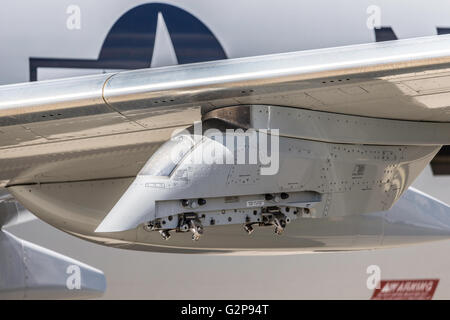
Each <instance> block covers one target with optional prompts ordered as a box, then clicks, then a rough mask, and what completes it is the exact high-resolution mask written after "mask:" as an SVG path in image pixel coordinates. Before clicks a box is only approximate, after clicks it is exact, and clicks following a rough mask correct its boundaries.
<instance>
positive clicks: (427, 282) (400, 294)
mask: <svg viewBox="0 0 450 320" xmlns="http://www.w3.org/2000/svg"><path fill="white" fill-rule="evenodd" d="M438 283H439V279H415V280H381V281H380V285H379V288H377V289H375V290H374V292H373V295H372V298H371V299H372V300H431V299H432V298H433V295H434V291H436V288H437V285H438Z"/></svg>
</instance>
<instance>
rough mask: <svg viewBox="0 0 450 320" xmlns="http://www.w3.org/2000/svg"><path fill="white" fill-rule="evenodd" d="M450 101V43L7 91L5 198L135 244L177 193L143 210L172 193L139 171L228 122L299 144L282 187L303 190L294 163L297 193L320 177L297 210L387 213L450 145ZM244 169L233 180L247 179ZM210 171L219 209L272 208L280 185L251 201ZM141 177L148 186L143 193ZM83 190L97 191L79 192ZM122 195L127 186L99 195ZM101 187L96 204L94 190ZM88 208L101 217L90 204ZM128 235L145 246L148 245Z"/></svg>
mask: <svg viewBox="0 0 450 320" xmlns="http://www.w3.org/2000/svg"><path fill="white" fill-rule="evenodd" d="M449 98H450V36H446V35H441V36H433V37H425V38H416V39H409V40H399V41H388V42H379V43H371V44H363V45H353V46H346V47H336V48H329V49H319V50H310V51H302V52H293V53H284V54H275V55H267V56H259V57H249V58H240V59H230V60H222V61H212V62H205V63H196V64H189V65H179V66H171V67H164V68H155V69H142V70H135V71H126V72H119V73H113V74H102V75H95V76H87V77H80V78H70V79H62V80H52V81H42V82H34V83H25V84H16V85H8V86H3V87H0V150H1V152H0V186H3V187H8V188H9V191H10V192H11V193H12V194H13V195H14V197H16V198H17V199H18V200H19V201H21V203H23V205H25V206H26V207H27V208H28V209H30V211H32V212H33V213H35V214H36V215H38V216H40V217H42V216H45V217H47V218H48V217H51V218H48V221H50V222H51V223H52V224H54V225H59V226H60V227H61V228H63V229H64V228H66V227H67V228H69V226H74V225H76V227H74V229H73V230H71V232H73V233H75V234H83V232H85V231H86V230H87V232H88V233H89V236H90V237H91V239H93V240H95V241H104V240H99V238H96V237H98V234H95V232H94V231H95V230H96V227H97V226H98V225H99V223H100V222H101V221H102V220H103V218H105V216H106V218H105V220H103V221H104V222H105V223H103V224H102V225H101V228H97V231H102V232H122V231H123V232H127V231H129V230H130V229H132V228H135V227H136V226H137V225H139V224H141V223H143V222H145V221H150V220H152V219H155V218H157V217H158V213H155V212H154V210H156V209H158V208H159V209H161V208H160V207H158V205H159V204H158V203H159V202H158V201H161V200H164V201H165V200H167V199H169V198H167V197H168V194H167V193H164V192H166V191H164V192H163V191H161V190H159V191H158V192H160V193H158V192H156V191H155V193H154V194H158V197H159V196H160V197H161V198H159V199H155V201H156V202H155V203H153V202H152V205H151V206H155V205H156V207H151V208H150V209H149V207H144V206H142V205H141V204H140V199H144V198H146V197H147V193H146V192H147V191H148V190H147V191H146V190H144V189H142V190H140V189H139V190H138V191H136V190H135V189H133V188H134V186H136V185H138V184H139V183H140V185H141V186H143V185H144V184H145V186H152V188H153V187H154V186H163V187H164V188H165V184H164V183H162V182H155V181H154V180H152V181H151V182H148V180H146V179H147V178H148V176H145V172H144V176H140V175H138V172H139V170H141V169H142V168H143V167H144V165H145V163H146V162H147V161H148V159H149V158H150V157H151V156H152V155H153V154H156V153H155V151H156V150H158V149H159V148H160V147H161V145H162V144H163V143H165V142H166V141H168V140H169V139H170V137H171V134H172V133H173V131H174V130H176V129H182V128H186V127H188V126H191V125H192V124H193V123H194V122H195V121H200V120H201V119H203V120H208V119H220V120H226V122H227V123H228V124H232V125H234V126H235V127H236V126H237V127H241V128H251V127H252V126H253V127H255V125H258V126H259V127H258V129H264V128H280V135H281V136H283V137H284V138H285V139H287V140H286V141H288V142H286V143H285V144H284V147H285V146H287V145H288V144H289V143H291V142H292V141H293V142H292V143H294V144H297V143H300V145H301V146H300V147H298V148H299V149H298V150H299V153H298V154H292V152H293V151H292V150H291V149H292V148H289V149H284V150H283V152H285V157H284V158H283V161H284V162H283V164H282V165H283V166H284V167H283V170H286V171H283V172H281V173H280V174H279V176H278V177H277V179H279V180H277V181H281V182H280V183H279V185H276V186H273V188H274V190H275V189H276V190H278V189H279V188H281V189H279V192H281V191H280V190H285V189H283V188H291V187H292V185H294V182H289V181H290V180H292V179H294V177H296V174H298V175H300V172H299V171H298V170H297V168H299V167H302V166H299V165H298V164H295V163H294V162H293V161H294V160H295V159H297V158H298V157H303V158H302V160H301V161H305V166H310V167H311V170H310V171H309V172H308V171H305V172H303V171H302V172H301V174H303V176H299V177H298V181H296V182H295V183H300V182H299V181H300V180H302V179H304V177H305V176H308V179H307V180H305V181H306V182H308V183H309V184H308V183H307V184H302V185H300V184H298V185H296V186H297V187H298V189H299V190H300V189H301V190H303V191H301V192H300V191H299V192H300V193H298V194H295V197H297V198H298V200H297V203H303V204H304V203H308V205H313V204H314V203H317V202H320V203H321V205H323V207H322V209H321V215H320V216H321V217H325V216H327V215H328V214H329V212H331V211H332V212H334V213H336V212H337V213H339V214H357V213H360V212H361V213H362V212H375V211H383V210H387V209H389V208H390V207H391V206H392V205H393V203H394V202H395V201H396V200H397V199H398V198H399V197H400V196H401V194H402V193H403V192H404V191H405V190H406V189H407V187H408V186H409V185H410V184H411V183H412V181H413V180H414V178H415V177H416V176H417V174H419V173H420V171H421V170H422V169H423V167H424V166H425V165H427V164H428V163H429V161H430V160H431V159H432V158H433V156H434V155H435V154H436V153H437V152H438V150H439V148H440V147H441V146H442V145H446V144H450V99H449ZM233 108H234V109H233ZM250 118H252V123H250V122H249V119H250ZM294 118H295V119H300V120H299V121H298V122H295V121H294ZM250 124H251V125H250ZM289 139H294V140H295V139H297V140H295V141H294V140H289ZM300 140H301V142H299V141H300ZM289 141H291V142H289ZM346 145H353V146H354V147H353V148H347V147H346ZM366 145H367V146H370V147H367V148H366V147H365V146H366ZM404 146H408V148H403V147H404ZM409 146H411V148H409ZM306 147H307V148H309V149H308V150H309V151H308V152H307V153H306V154H302V153H301V152H302V150H303V151H305V150H306V149H305V148H306ZM341 147H342V148H341ZM399 147H400V148H399ZM324 150H326V151H324ZM309 153H310V154H313V155H314V156H312V157H313V158H311V157H310V156H309ZM338 156H339V157H341V158H339V159H338ZM290 157H293V158H292V159H294V160H292V161H291V162H289V161H290V160H289V159H290ZM314 157H316V158H314ZM334 161H335V162H334ZM358 161H360V162H363V164H361V163H359V162H358ZM319 164H320V165H322V164H323V167H322V168H321V167H320V166H319ZM327 166H329V167H327ZM147 167H148V166H145V168H147ZM177 168H180V166H178V167H177ZM327 168H328V169H327ZM329 168H331V170H330V171H331V172H328V170H329ZM366 168H368V169H367V170H366ZM233 170H234V169H233ZM233 170H232V171H230V172H231V173H227V174H225V173H223V174H224V176H223V177H230V175H233V174H237V173H236V172H237V171H233ZM236 170H237V169H236ZM314 170H317V171H314ZM320 170H322V171H324V172H321V171H320ZM144 171H145V170H144ZM149 171H151V170H149ZM204 172H206V171H204ZM204 172H203V173H199V175H198V176H197V178H198V179H199V180H198V182H199V183H200V182H201V183H202V184H201V186H202V187H205V188H206V190H205V192H210V195H209V196H210V197H212V198H213V197H219V196H224V197H226V199H228V198H227V197H236V196H239V195H242V194H245V195H247V196H248V197H249V198H248V199H247V200H248V202H247V206H249V203H250V204H255V203H264V201H262V202H254V198H251V197H256V195H257V196H258V197H259V196H263V195H264V194H265V193H267V191H265V190H266V189H264V188H263V187H265V188H268V186H269V185H270V184H271V183H273V181H275V180H274V179H272V180H267V184H264V183H259V184H255V186H256V187H254V188H253V189H252V188H249V189H246V190H245V191H243V190H244V189H245V187H243V186H242V184H243V183H241V182H240V181H241V180H239V179H241V178H240V177H243V176H245V175H238V176H237V177H236V179H235V180H228V182H227V183H228V184H229V185H232V184H236V187H229V186H220V185H219V184H218V183H213V184H212V183H211V181H210V180H207V179H208V178H205V174H204ZM213 174H217V175H219V174H222V173H221V172H220V170H215V171H211V175H213ZM253 174H254V173H249V174H248V176H252V175H253ZM137 175H138V177H137V179H138V180H139V179H143V180H142V181H144V182H142V181H141V182H142V183H141V182H139V183H137V182H136V183H132V179H134V178H135V177H136V176H137ZM344 175H346V176H344ZM223 177H219V176H217V179H216V180H214V181H222V180H220V179H222V178H223ZM114 179H124V180H123V181H125V182H123V181H122V182H123V183H122V182H117V181H116V180H114ZM127 179H128V180H127ZM152 179H153V178H152ZM204 179H206V180H204ZM230 179H231V178H230ZM255 179H256V180H257V179H259V178H255ZM261 179H262V178H261ZM358 179H361V180H358ZM113 180H114V181H113ZM248 180H249V179H248ZM256 180H255V181H256ZM101 181H103V182H101ZM107 181H109V184H108V183H107ZM139 181H140V180H139ZM349 181H350V182H349ZM77 182H86V183H89V184H86V185H83V187H80V186H78V188H79V189H78V190H77V191H76V192H75V191H70V190H74V189H70V188H72V187H74V188H75V187H77V186H75V185H74V183H77ZM116 182H117V183H116ZM284 182H286V187H280V186H282V183H284ZM288 182H289V183H291V184H289V183H288ZM113 183H116V185H115V186H119V187H117V188H115V189H111V190H113V191H108V192H106V191H105V194H104V195H103V196H100V194H101V192H103V191H101V190H105V188H106V185H108V186H110V185H112V184H113ZM174 183H178V182H176V181H175V182H174ZM302 183H303V181H302ZM348 183H350V184H351V185H352V186H353V187H351V186H349V187H347V186H345V184H348ZM130 184H131V185H132V186H133V188H131V187H130V189H128V190H127V187H128V186H130ZM41 185H45V187H43V188H40V186H41ZM288 185H289V186H288ZM199 186H200V184H199ZM91 187H92V188H96V189H95V191H91V192H89V191H87V190H88V189H87V188H91ZM221 187H223V189H220V188H221ZM259 187H261V188H262V189H261V190H259V189H258V190H257V191H255V190H256V189H257V188H259ZM66 188H67V189H66ZM111 188H112V187H111ZM155 188H156V187H155ZM277 188H278V189H277ZM305 188H306V189H305ZM200 189H201V188H200V187H198V188H190V189H187V191H186V192H184V193H182V194H176V195H175V194H171V195H170V197H172V198H173V199H172V198H170V199H171V201H172V200H173V201H175V200H174V199H178V200H176V201H178V202H176V205H177V206H179V199H183V198H180V197H183V195H185V194H191V193H192V198H195V197H197V198H198V195H197V194H195V191H198V190H200ZM219 189H220V190H219ZM356 189H358V190H356ZM63 190H64V191H63ZM240 190H242V191H240ZM222 191H223V193H222ZM309 191H313V193H308V192H309ZM139 192H143V193H142V194H141V193H139ZM174 192H175V191H174ZM302 192H306V193H302ZM97 193H98V198H96V199H95V201H94V199H92V198H91V197H92V194H96V195H97ZM163 193H164V194H163ZM319 193H320V194H321V195H322V196H323V197H322V198H321V197H320V194H319ZM347 193H348V195H347ZM330 194H333V198H332V199H331V197H330V198H326V197H328V195H330ZM344 194H346V195H344ZM77 195H78V196H79V199H81V198H83V197H84V198H89V199H90V200H89V201H90V202H89V203H90V204H91V205H92V206H93V207H91V208H87V207H85V204H80V203H77V202H76V201H75V198H76V196H77ZM347 196H348V198H346V197H347ZM63 198H64V199H65V200H64V201H63V200H61V199H63ZM297 198H296V199H297ZM119 199H120V201H119ZM353 200H356V201H355V202H354V201H353ZM108 201H109V202H108ZM270 201H272V200H270ZM99 203H102V206H100V204H99ZM132 205H133V206H132ZM174 205H175V204H174ZM236 205H237V204H236ZM227 206H228V207H229V208H230V210H231V208H232V207H233V205H231V204H227ZM113 207H114V208H113ZM228 207H227V208H228ZM155 208H156V209H155ZM233 208H234V207H233ZM152 210H153V211H152ZM167 210H169V209H167ZM186 210H187V209H186ZM235 210H237V209H235ZM246 210H247V209H246ZM50 211H52V212H50ZM125 211H127V212H128V211H130V212H132V213H131V215H124V214H125ZM39 212H41V215H39ZM74 212H80V216H77V215H76V214H75V213H74ZM81 212H82V213H81ZM149 212H152V213H149ZM108 213H109V214H108ZM127 214H128V213H127ZM155 214H156V215H155ZM256 214H258V213H256ZM256 214H255V215H256ZM76 217H77V218H76ZM80 217H82V218H80ZM94 217H95V218H94ZM77 219H78V220H77ZM125 220H126V221H125ZM62 221H63V222H62ZM214 221H215V220H214ZM229 221H231V220H229ZM164 222H165V220H164ZM62 223H63V224H62ZM173 223H175V222H173ZM224 223H227V222H224ZM153 227H154V226H153ZM129 235H130V237H134V238H133V239H134V240H133V241H136V240H135V239H136V234H135V233H134V234H131V233H130V234H129ZM126 237H127V236H125V238H126ZM144 238H145V237H144ZM121 239H122V238H121ZM130 241H131V240H130ZM152 241H153V240H152Z"/></svg>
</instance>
